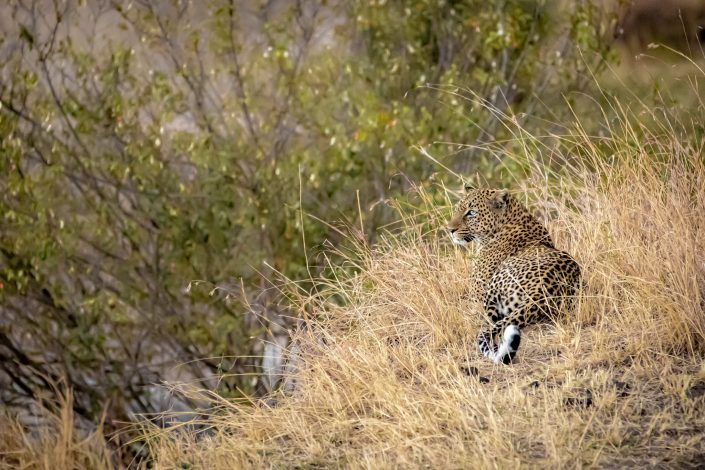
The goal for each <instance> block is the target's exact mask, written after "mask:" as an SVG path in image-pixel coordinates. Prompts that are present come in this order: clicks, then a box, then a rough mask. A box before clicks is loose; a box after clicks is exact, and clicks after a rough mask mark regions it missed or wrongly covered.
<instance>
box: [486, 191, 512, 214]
mask: <svg viewBox="0 0 705 470" xmlns="http://www.w3.org/2000/svg"><path fill="white" fill-rule="evenodd" d="M489 202H490V206H491V207H492V208H493V209H504V208H505V207H507V203H508V202H509V192H508V191H507V190H506V189H498V190H497V191H495V192H494V194H493V195H492V197H491V198H490V201H489Z"/></svg>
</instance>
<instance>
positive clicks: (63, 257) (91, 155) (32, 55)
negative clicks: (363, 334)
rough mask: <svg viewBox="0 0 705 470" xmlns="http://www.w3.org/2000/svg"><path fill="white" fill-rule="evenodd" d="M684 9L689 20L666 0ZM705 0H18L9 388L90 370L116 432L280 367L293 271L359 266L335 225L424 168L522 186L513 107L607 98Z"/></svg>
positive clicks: (695, 17) (83, 387) (5, 323)
mask: <svg viewBox="0 0 705 470" xmlns="http://www.w3.org/2000/svg"><path fill="white" fill-rule="evenodd" d="M664 5H666V6H664ZM668 5H670V9H668V8H667V6H668ZM649 8H651V9H649ZM663 8H667V12H668V15H670V16H669V17H668V18H670V20H669V21H670V23H669V22H666V21H658V18H659V16H658V15H662V16H661V18H662V19H663V18H664V16H663V15H666V13H664V11H666V10H663V11H662V10H659V9H663ZM654 11H656V13H654ZM704 11H705V9H703V8H702V7H700V6H698V2H687V1H681V2H647V1H643V2H640V3H639V4H637V5H636V6H635V5H632V4H630V3H628V2H622V3H616V4H612V3H610V4H609V5H608V6H604V5H602V4H601V3H598V2H595V1H588V0H584V1H578V2H563V1H559V0H545V1H541V0H539V1H529V0H504V1H499V0H498V1H495V2H487V1H477V0H457V1H450V0H448V1H428V0H412V1H393V0H388V1H383V0H379V1H375V2H372V1H361V0H355V1H350V2H347V1H346V2H335V1H329V2H326V1H322V2H314V1H306V0H299V1H284V0H281V1H276V0H270V1H254V0H252V1H246V0H230V1H228V0H208V1H203V2H189V1H181V0H173V1H160V2H151V1H140V0H134V1H120V0H53V1H52V0H9V2H7V3H4V4H3V5H2V6H0V155H1V158H0V399H1V400H2V406H3V407H4V408H5V410H6V411H5V412H6V413H10V414H13V415H19V416H20V418H21V419H22V420H23V422H24V423H25V424H27V425H29V424H31V423H36V422H37V419H38V418H37V417H38V416H40V415H41V412H40V411H41V409H42V408H43V407H47V406H51V404H52V403H54V402H56V401H57V400H64V399H65V395H64V393H63V391H64V390H66V389H71V390H72V392H73V399H72V400H71V402H70V403H71V406H72V408H73V410H74V412H75V415H76V419H75V425H76V426H77V427H83V428H85V429H88V430H92V429H94V428H95V427H96V426H98V424H99V423H101V425H103V426H104V427H105V429H106V430H107V432H108V434H110V433H112V432H113V431H116V430H119V429H120V428H121V426H123V425H124V423H129V422H130V421H131V420H133V419H134V417H135V416H136V415H137V414H153V413H159V412H162V411H167V410H182V411H194V410H196V411H197V410H198V407H199V403H194V402H192V401H190V400H189V399H188V398H186V397H183V396H179V395H171V394H169V393H168V392H167V391H166V390H165V389H164V388H163V387H160V386H158V384H160V383H162V382H165V381H167V382H169V381H172V382H173V381H188V382H192V383H194V384H196V385H197V386H199V387H205V388H208V389H211V390H214V391H217V392H218V393H220V394H223V395H225V396H228V397H242V396H251V395H262V394H264V393H266V392H268V391H270V390H271V389H272V387H274V386H275V385H276V382H277V374H278V372H279V371H280V369H281V366H282V364H281V361H282V358H281V354H282V348H283V347H284V346H286V344H287V339H288V335H287V330H288V329H290V328H292V327H294V326H295V323H296V319H297V318H299V317H300V316H301V315H302V313H303V312H298V311H291V310H290V309H289V307H288V304H287V301H286V296H285V295H283V294H282V293H281V291H280V289H279V288H278V285H279V280H281V279H282V278H284V277H286V278H289V279H294V280H297V281H298V280H303V281H301V282H300V283H299V285H300V288H301V289H302V290H303V291H306V290H307V289H309V288H310V283H307V282H306V281H305V280H306V279H311V277H314V278H315V277H321V276H326V275H328V274H329V272H328V269H327V266H330V265H335V260H334V259H333V260H331V259H330V257H331V256H335V255H334V254H333V253H332V252H327V254H326V256H327V257H324V256H322V255H321V254H320V253H321V252H322V250H323V249H325V248H326V247H340V246H341V245H343V244H345V243H346V234H348V233H352V234H353V236H355V237H357V238H358V239H360V240H363V241H365V242H366V243H374V241H375V233H377V231H378V229H379V228H380V227H383V226H388V225H389V224H391V223H393V222H394V211H393V210H391V209H390V207H389V206H388V204H387V203H386V202H387V201H388V200H389V199H390V198H394V199H397V200H400V199H401V200H403V199H406V198H410V197H412V196H411V194H412V188H413V187H414V186H415V185H421V186H433V185H440V184H445V183H447V184H449V185H450V186H456V185H459V181H458V179H457V178H456V177H454V176H453V173H458V174H463V175H473V174H475V173H477V174H478V175H479V177H480V178H481V179H483V180H486V181H488V182H493V183H497V184H503V185H505V186H507V185H509V186H511V184H512V180H511V179H510V176H509V175H510V174H511V175H516V174H525V173H527V172H530V171H531V164H533V162H532V158H533V157H534V156H527V166H526V168H522V169H520V168H508V167H507V165H505V164H504V163H503V162H502V158H501V156H502V149H503V148H507V146H512V145H517V144H516V140H514V141H513V140H512V139H513V138H514V137H515V136H513V135H512V134H511V132H510V131H508V129H510V128H516V126H511V127H505V125H504V124H505V123H506V122H508V121H510V120H511V121H516V122H518V123H519V124H520V125H521V126H522V127H523V128H525V129H527V130H529V131H532V132H534V133H537V134H541V135H546V142H550V135H551V134H556V133H560V132H562V129H563V126H565V125H569V123H570V122H571V121H572V120H573V119H574V116H575V115H576V114H580V113H581V109H583V106H586V105H585V104H584V103H585V102H589V101H591V100H593V99H598V100H599V96H600V94H599V93H597V92H596V91H595V87H596V77H597V76H599V75H600V74H601V72H603V71H604V70H606V69H609V68H619V67H622V68H624V67H626V70H629V71H631V70H635V69H634V67H635V65H634V63H633V62H634V59H633V58H632V57H633V56H634V55H635V54H636V53H638V52H639V51H643V50H646V48H647V47H648V45H649V44H650V43H651V42H654V41H665V42H668V43H669V44H670V45H671V46H672V47H674V48H677V49H678V50H681V51H683V52H684V53H686V54H693V50H699V42H698V40H699V39H702V35H700V36H699V34H700V31H701V30H700V29H699V25H700V24H701V23H700V22H701V19H702V16H703V12H704ZM674 12H681V13H680V15H679V14H675V16H674V14H673V13H674ZM654 18H656V20H654ZM683 18H685V20H684V19H683ZM669 25H670V26H669ZM678 28H680V30H679V29H678ZM674 31H675V32H674ZM618 49H621V50H622V51H626V53H624V54H622V57H623V59H622V60H621V61H620V58H619V57H620V56H619V54H618V53H617V51H618ZM625 62H626V65H625ZM620 64H621V65H620ZM642 70H643V69H642ZM644 73H647V72H644ZM617 76H620V77H622V78H623V79H625V80H629V79H632V78H634V77H631V76H630V72H627V73H622V74H621V75H619V74H618V75H617ZM643 90H644V92H646V93H650V92H656V93H658V92H659V90H658V89H656V88H653V89H649V88H648V87H645V88H643ZM595 97H597V98H595ZM566 103H568V104H569V106H566ZM596 121H597V119H596ZM584 124H585V122H584ZM595 131H596V132H599V129H595ZM488 148H492V149H494V150H493V151H488ZM426 152H427V153H428V154H430V155H432V156H433V158H429V156H427V155H425V153H426ZM535 158H537V159H538V158H539V156H535ZM544 159H545V161H549V160H550V155H544ZM513 177H514V176H512V178H513ZM444 200H445V199H444V198H443V194H442V192H439V203H440V202H441V201H444ZM263 358H265V359H263ZM18 413H19V414H18ZM126 436H127V437H124V436H123V439H124V440H123V441H121V440H120V439H117V440H116V441H115V442H116V445H118V444H120V443H121V442H123V443H124V442H126V439H128V438H129V435H126ZM134 446H136V444H135V445H134ZM134 446H133V448H132V450H133V451H134V450H135V449H136V448H137V447H134ZM127 449H128V450H127V451H126V452H127V454H128V455H130V458H131V451H130V450H129V449H130V448H129V447H128V448H127Z"/></svg>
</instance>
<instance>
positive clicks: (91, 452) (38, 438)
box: [0, 391, 118, 470]
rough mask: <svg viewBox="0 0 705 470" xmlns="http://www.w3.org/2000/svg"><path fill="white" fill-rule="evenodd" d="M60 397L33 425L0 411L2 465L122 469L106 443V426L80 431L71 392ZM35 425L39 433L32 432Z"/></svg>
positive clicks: (12, 467) (45, 468) (22, 467)
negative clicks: (103, 430) (76, 423)
mask: <svg viewBox="0 0 705 470" xmlns="http://www.w3.org/2000/svg"><path fill="white" fill-rule="evenodd" d="M57 396H59V397H60V401H59V403H57V404H56V407H53V408H51V409H47V410H41V411H43V412H41V413H39V414H37V415H36V423H34V425H33V426H28V424H29V423H27V422H25V423H21V422H20V421H19V420H18V419H17V418H15V417H12V416H9V415H7V414H4V413H2V412H0V468H7V469H38V470H39V469H41V470H55V469H56V470H63V469H84V468H85V469H88V468H90V469H95V470H101V469H113V468H118V466H117V465H116V464H115V459H114V456H113V455H112V452H111V451H110V449H109V448H108V446H107V445H106V441H105V438H104V436H103V433H102V428H101V427H98V429H96V430H95V431H93V432H92V433H82V432H79V431H78V430H77V427H76V425H75V422H74V413H73V396H72V394H71V392H70V391H67V392H65V393H58V394H57ZM35 411H40V410H35ZM25 418H28V416H26V417H25ZM25 421H27V419H25ZM31 428H33V429H35V430H36V432H31V431H28V429H31Z"/></svg>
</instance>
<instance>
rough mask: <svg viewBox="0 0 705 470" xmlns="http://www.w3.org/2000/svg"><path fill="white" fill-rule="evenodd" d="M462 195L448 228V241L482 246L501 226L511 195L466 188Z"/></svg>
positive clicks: (494, 190) (498, 191) (495, 190)
mask: <svg viewBox="0 0 705 470" xmlns="http://www.w3.org/2000/svg"><path fill="white" fill-rule="evenodd" d="M465 192H466V194H465V197H463V199H461V200H460V202H458V204H457V205H456V206H455V209H454V210H453V217H452V218H451V219H450V222H448V225H447V228H448V231H449V232H450V238H451V240H453V243H456V244H458V245H467V244H468V243H470V242H471V241H476V242H478V243H485V242H486V241H487V240H489V239H490V238H492V237H493V236H494V234H495V233H497V231H498V230H499V229H500V228H501V227H502V225H503V224H504V222H505V220H506V215H507V212H508V210H509V205H510V202H511V196H510V195H509V194H508V193H507V190H506V189H488V188H481V189H478V188H474V187H472V186H469V185H466V186H465Z"/></svg>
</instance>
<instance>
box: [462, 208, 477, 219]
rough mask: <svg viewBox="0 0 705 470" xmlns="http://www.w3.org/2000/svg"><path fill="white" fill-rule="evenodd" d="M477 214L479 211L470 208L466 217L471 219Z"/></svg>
mask: <svg viewBox="0 0 705 470" xmlns="http://www.w3.org/2000/svg"><path fill="white" fill-rule="evenodd" d="M476 215H477V212H475V211H474V210H472V209H470V210H469V211H467V212H466V213H465V217H467V218H469V219H472V218H473V217H475V216H476Z"/></svg>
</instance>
